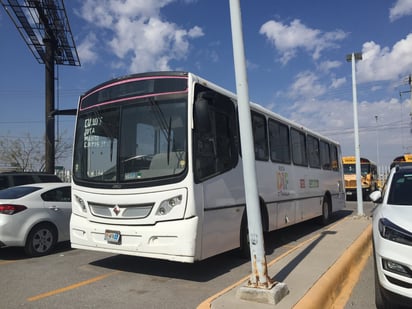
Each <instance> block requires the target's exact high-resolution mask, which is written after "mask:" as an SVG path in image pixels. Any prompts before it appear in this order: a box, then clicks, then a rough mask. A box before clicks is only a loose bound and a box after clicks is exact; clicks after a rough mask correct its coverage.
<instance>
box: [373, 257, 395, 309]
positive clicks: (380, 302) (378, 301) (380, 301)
mask: <svg viewBox="0 0 412 309" xmlns="http://www.w3.org/2000/svg"><path fill="white" fill-rule="evenodd" d="M373 259H374V263H373V266H374V271H375V276H374V277H375V305H376V308H377V309H387V308H392V306H391V304H390V303H389V301H388V300H387V299H386V298H385V297H384V296H383V294H382V287H381V285H380V283H379V276H378V270H377V267H376V257H375V253H373Z"/></svg>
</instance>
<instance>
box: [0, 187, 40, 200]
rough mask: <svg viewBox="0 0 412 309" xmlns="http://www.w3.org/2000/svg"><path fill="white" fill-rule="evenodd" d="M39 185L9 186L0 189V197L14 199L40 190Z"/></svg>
mask: <svg viewBox="0 0 412 309" xmlns="http://www.w3.org/2000/svg"><path fill="white" fill-rule="evenodd" d="M40 189H41V188H40V187H31V186H30V187H11V188H7V189H4V190H0V199H7V200H14V199H18V198H21V197H23V196H26V195H28V194H30V193H32V192H35V191H37V190H40Z"/></svg>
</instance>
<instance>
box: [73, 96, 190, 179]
mask: <svg viewBox="0 0 412 309" xmlns="http://www.w3.org/2000/svg"><path fill="white" fill-rule="evenodd" d="M186 145H187V94H186V93H184V94H166V95H160V96H150V97H146V98H139V99H134V100H125V101H124V102H119V101H117V102H116V104H108V105H104V106H95V107H91V108H88V109H86V110H84V111H82V112H80V113H79V116H78V120H77V128H76V137H75V145H74V159H73V168H74V169H73V172H74V173H73V177H74V180H75V181H76V180H80V181H93V182H98V183H103V184H104V183H127V182H142V181H144V180H148V179H151V180H153V179H157V178H164V177H171V176H174V175H177V174H181V173H183V172H184V171H185V169H186V162H187V160H186V153H187V149H186Z"/></svg>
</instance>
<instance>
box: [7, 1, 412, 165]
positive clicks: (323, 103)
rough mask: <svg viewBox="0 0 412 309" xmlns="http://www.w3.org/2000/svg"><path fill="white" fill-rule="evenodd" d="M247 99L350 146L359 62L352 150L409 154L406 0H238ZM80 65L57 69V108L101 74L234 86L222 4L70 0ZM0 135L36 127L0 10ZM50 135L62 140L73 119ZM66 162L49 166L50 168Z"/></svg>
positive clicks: (40, 89) (34, 73)
mask: <svg viewBox="0 0 412 309" xmlns="http://www.w3.org/2000/svg"><path fill="white" fill-rule="evenodd" d="M240 5H241V10H242V20H243V35H244V43H245V54H246V58H247V68H248V83H249V95H250V99H251V100H252V101H254V102H256V103H259V104H261V105H263V106H265V107H267V108H269V109H271V110H273V111H275V112H277V113H279V114H281V115H282V116H285V117H287V118H289V119H292V120H294V121H297V122H298V123H300V124H302V125H304V126H306V127H308V128H310V129H313V130H316V131H319V132H321V133H323V134H325V135H326V136H329V137H331V138H333V139H335V140H337V141H338V142H340V143H341V145H342V152H343V154H344V155H353V154H354V152H355V150H354V149H355V147H354V137H353V105H352V75H351V72H352V71H351V64H350V63H348V62H346V60H345V58H346V55H347V54H349V53H352V52H362V53H363V60H362V61H359V62H357V82H358V83H357V92H358V103H359V105H358V117H359V134H360V150H361V155H362V156H365V157H368V158H370V159H372V160H374V161H378V163H379V164H380V165H383V164H385V165H387V164H389V163H390V161H391V160H392V159H393V158H394V157H395V156H398V155H400V154H402V153H404V152H412V134H411V118H410V115H409V114H410V111H411V103H410V94H409V93H403V94H402V95H400V92H404V91H409V89H410V88H409V85H408V83H407V81H406V80H405V79H406V78H407V76H408V75H409V74H411V73H412V22H411V21H412V1H410V0H392V1H389V0H385V1H383V0H363V1H359V0H347V1H326V0H322V1H320V0H312V1H302V0H278V1H273V0H260V1H246V0H243V1H240ZM65 7H66V12H67V16H68V19H69V23H70V27H71V30H72V34H73V37H74V40H75V43H76V47H77V51H78V53H79V58H80V62H81V66H80V67H70V66H59V67H58V68H57V69H56V72H58V81H57V82H56V86H57V87H56V95H57V98H56V107H57V108H59V109H69V108H75V107H76V105H77V100H78V97H79V95H80V94H81V93H82V92H84V91H86V90H87V89H89V88H91V87H93V86H95V85H96V84H99V83H101V82H103V81H106V80H108V79H111V78H113V77H118V76H122V75H126V74H129V73H138V72H143V71H153V70H185V71H191V72H193V73H195V74H197V75H199V76H202V77H204V78H206V79H208V80H210V81H213V82H215V83H217V84H219V85H220V86H223V87H224V88H227V89H229V90H231V91H235V90H236V89H235V77H234V66H233V50H232V37H231V28H230V11H229V0H227V1H224V0H151V1H146V0H123V1H120V0H119V1H115V0H112V1H108V0H81V1H80V0H70V1H67V0H66V1H65ZM0 41H1V48H0V52H1V57H0V67H1V73H0V95H1V102H2V103H1V104H2V107H3V109H2V112H1V113H0V138H2V137H8V138H10V137H21V138H24V137H25V136H27V134H30V135H31V136H32V138H38V139H39V140H41V139H42V137H43V135H44V130H45V128H44V114H45V111H44V101H45V98H44V93H45V73H44V66H43V65H41V64H39V63H38V62H37V61H36V59H35V58H34V56H33V54H32V53H31V52H30V50H29V48H28V47H27V46H26V44H25V43H24V41H23V39H22V38H21V36H20V34H19V33H18V31H17V29H16V28H15V26H14V24H13V23H12V21H11V19H10V18H9V16H8V15H7V14H6V12H5V11H4V9H3V8H0ZM57 123H58V132H59V133H60V134H62V135H63V138H65V139H67V140H68V141H71V139H72V134H73V133H72V131H73V127H74V118H73V117H70V116H61V117H59V118H58V120H57ZM59 163H60V164H68V163H67V162H58V164H59Z"/></svg>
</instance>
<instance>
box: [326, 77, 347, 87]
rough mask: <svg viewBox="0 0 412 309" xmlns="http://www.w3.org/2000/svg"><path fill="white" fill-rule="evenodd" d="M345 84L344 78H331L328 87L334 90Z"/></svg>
mask: <svg viewBox="0 0 412 309" xmlns="http://www.w3.org/2000/svg"><path fill="white" fill-rule="evenodd" d="M345 83H346V77H342V78H332V83H331V85H330V87H331V88H333V89H336V88H339V87H340V86H342V85H344V84H345Z"/></svg>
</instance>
